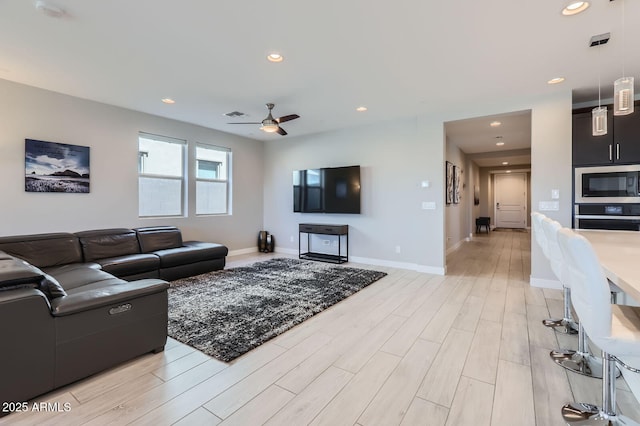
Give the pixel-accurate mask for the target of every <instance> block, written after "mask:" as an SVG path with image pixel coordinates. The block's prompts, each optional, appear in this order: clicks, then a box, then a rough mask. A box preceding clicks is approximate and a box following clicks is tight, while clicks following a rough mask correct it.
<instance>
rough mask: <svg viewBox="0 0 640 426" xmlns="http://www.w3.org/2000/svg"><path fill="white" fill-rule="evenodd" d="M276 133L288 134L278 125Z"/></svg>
mask: <svg viewBox="0 0 640 426" xmlns="http://www.w3.org/2000/svg"><path fill="white" fill-rule="evenodd" d="M278 133H279V134H281V135H282V136H286V135H287V134H288V133H287V132H286V131H285V130H284V129H283V128H282V127H278Z"/></svg>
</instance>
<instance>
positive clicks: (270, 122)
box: [227, 104, 300, 136]
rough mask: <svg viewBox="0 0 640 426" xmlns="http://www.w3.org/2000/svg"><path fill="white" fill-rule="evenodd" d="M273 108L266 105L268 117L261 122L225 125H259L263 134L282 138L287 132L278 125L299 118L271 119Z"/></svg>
mask: <svg viewBox="0 0 640 426" xmlns="http://www.w3.org/2000/svg"><path fill="white" fill-rule="evenodd" d="M274 106H275V105H274V104H267V108H269V115H267V118H265V119H264V120H262V121H256V122H246V123H227V124H261V125H262V126H260V130H262V131H263V132H267V133H279V134H281V135H282V136H284V135H286V134H287V132H286V131H285V130H284V129H283V128H282V127H280V124H281V123H284V122H286V121H291V120H295V119H296V118H300V116H299V115H298V114H290V115H284V116H282V117H280V118H273V116H272V115H271V110H272V109H273V107H274Z"/></svg>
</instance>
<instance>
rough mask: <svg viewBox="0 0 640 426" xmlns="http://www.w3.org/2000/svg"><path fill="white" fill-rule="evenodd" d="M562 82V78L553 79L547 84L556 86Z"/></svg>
mask: <svg viewBox="0 0 640 426" xmlns="http://www.w3.org/2000/svg"><path fill="white" fill-rule="evenodd" d="M563 81H564V77H554V78H552V79H551V80H549V81H547V84H558V83H562V82H563Z"/></svg>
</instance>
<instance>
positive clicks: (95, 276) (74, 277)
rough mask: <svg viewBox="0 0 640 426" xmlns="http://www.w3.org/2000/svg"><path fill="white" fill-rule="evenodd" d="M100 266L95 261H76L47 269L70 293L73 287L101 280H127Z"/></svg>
mask: <svg viewBox="0 0 640 426" xmlns="http://www.w3.org/2000/svg"><path fill="white" fill-rule="evenodd" d="M98 267H99V265H96V264H95V263H89V264H84V263H76V264H71V265H64V266H58V267H53V268H47V269H46V270H45V271H46V272H47V273H48V274H49V275H51V276H52V277H54V278H55V279H56V280H57V281H58V282H59V283H60V284H61V285H62V287H63V288H64V290H65V291H66V292H67V293H68V294H70V293H72V290H73V289H76V288H79V287H83V286H86V285H90V284H93V283H97V282H100V281H106V280H113V279H116V280H118V281H119V282H126V281H124V280H120V279H119V278H115V277H114V276H113V275H111V274H110V273H108V272H105V271H102V270H100V269H99V268H98Z"/></svg>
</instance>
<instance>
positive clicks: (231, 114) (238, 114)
mask: <svg viewBox="0 0 640 426" xmlns="http://www.w3.org/2000/svg"><path fill="white" fill-rule="evenodd" d="M224 115H225V116H227V117H244V116H245V115H247V114H245V113H244V112H240V111H231V112H228V113H226V114H224Z"/></svg>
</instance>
